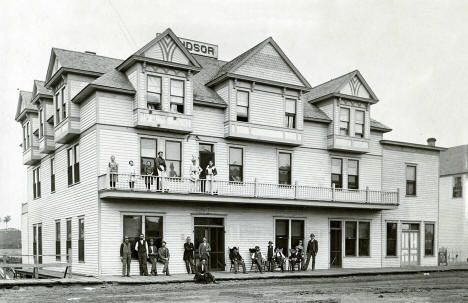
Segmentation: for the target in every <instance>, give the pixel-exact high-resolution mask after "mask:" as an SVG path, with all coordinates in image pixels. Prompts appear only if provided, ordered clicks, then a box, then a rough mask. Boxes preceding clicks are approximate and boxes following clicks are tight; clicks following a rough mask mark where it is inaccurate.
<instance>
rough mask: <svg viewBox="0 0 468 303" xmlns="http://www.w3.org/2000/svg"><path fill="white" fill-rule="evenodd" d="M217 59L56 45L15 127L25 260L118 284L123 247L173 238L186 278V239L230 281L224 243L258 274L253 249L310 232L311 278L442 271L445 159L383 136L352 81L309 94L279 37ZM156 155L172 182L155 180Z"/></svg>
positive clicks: (356, 80)
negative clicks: (340, 272)
mask: <svg viewBox="0 0 468 303" xmlns="http://www.w3.org/2000/svg"><path fill="white" fill-rule="evenodd" d="M194 43H199V44H200V45H201V46H200V47H199V48H192V47H189V48H187V47H186V46H187V45H193V44H194ZM195 49H197V51H195ZM210 49H211V50H212V51H208V50H210ZM203 50H205V51H203ZM213 50H215V51H213ZM217 53H218V52H217V46H216V45H212V44H206V43H200V42H194V41H191V42H190V41H189V40H186V39H180V38H178V37H177V36H176V35H175V34H174V33H173V32H172V31H171V30H170V29H167V30H166V31H164V32H163V33H161V34H159V35H157V37H156V38H155V39H153V40H152V41H150V42H148V43H147V44H146V45H145V46H143V47H142V48H141V49H139V50H137V51H136V52H135V53H134V54H131V55H130V56H129V57H128V58H127V59H125V60H118V59H112V58H107V57H102V56H98V55H96V54H94V53H90V52H84V53H81V52H75V51H68V50H62V49H57V48H53V49H52V53H51V58H50V62H49V67H48V70H47V75H46V79H45V82H41V81H34V87H33V90H32V92H31V93H28V92H21V93H20V97H19V102H18V112H17V115H16V120H17V121H18V122H20V123H21V125H22V127H23V163H24V164H25V165H27V166H28V180H27V182H28V200H27V201H26V203H25V204H24V205H23V225H22V226H23V233H24V239H25V240H24V245H23V253H24V254H31V255H36V256H37V257H36V258H35V259H36V262H52V261H55V260H58V259H59V258H60V257H59V256H53V257H46V255H54V254H61V255H62V257H61V258H65V255H66V252H68V251H69V249H71V251H72V261H73V263H74V267H73V268H74V271H76V272H79V273H83V274H90V275H96V276H100V275H117V274H120V270H121V264H120V258H119V246H120V243H121V241H122V238H123V236H124V235H127V236H129V237H130V238H131V241H132V243H134V241H135V238H136V237H137V236H138V235H139V234H140V233H143V234H145V235H146V237H147V238H152V239H154V240H155V241H156V244H157V245H158V246H159V245H160V243H161V242H162V241H163V240H165V241H166V242H167V245H168V248H169V249H170V251H171V262H170V267H171V271H172V272H173V273H181V272H184V270H185V266H184V264H183V260H182V256H183V243H184V241H185V237H186V236H191V237H192V238H193V239H194V241H195V246H196V247H198V245H199V243H200V241H201V239H202V238H203V237H207V238H208V240H209V242H210V243H211V247H212V254H211V259H210V262H209V266H210V268H211V270H215V271H216V270H218V271H224V270H229V267H230V261H229V258H228V251H229V248H230V247H233V246H238V247H240V253H241V254H242V255H243V257H244V259H245V260H246V261H247V263H248V264H247V265H248V266H249V265H250V255H249V249H250V248H253V247H255V246H256V245H258V246H260V247H261V248H262V249H263V250H265V249H266V246H267V243H268V241H273V242H274V245H275V246H276V247H280V248H282V249H283V252H284V253H285V254H286V255H288V254H289V251H290V249H291V248H293V247H295V246H296V245H297V244H298V243H299V241H304V242H305V243H306V242H307V240H308V238H309V234H310V233H314V234H315V236H316V238H317V240H318V241H319V245H320V250H319V253H318V255H317V268H322V269H325V268H332V267H344V268H352V267H391V266H405V265H436V264H437V254H436V252H437V248H438V243H437V234H438V216H439V213H438V182H439V174H438V171H439V153H440V151H441V150H444V149H443V148H440V147H436V146H435V144H434V143H435V141H429V144H427V145H421V144H413V143H405V142H398V141H390V140H384V138H383V135H384V134H385V133H387V132H390V131H391V129H390V128H389V127H387V126H385V125H384V124H382V123H380V122H378V121H376V120H374V119H372V118H371V107H372V106H373V105H374V104H376V103H378V102H379V99H378V98H377V96H376V95H375V93H374V92H373V91H372V89H371V87H370V86H369V85H368V84H367V82H366V81H365V79H364V77H363V76H362V75H361V73H360V72H359V71H357V70H356V71H352V72H350V73H348V74H346V75H343V76H341V77H338V78H335V79H332V80H330V81H328V82H326V83H323V84H321V85H318V86H315V87H311V86H310V85H309V83H308V82H307V80H306V79H305V78H304V76H303V75H302V74H301V73H300V72H299V70H298V69H297V68H296V67H295V66H294V64H293V63H292V62H291V61H290V60H289V58H288V57H287V56H286V55H285V54H284V52H283V51H282V50H281V48H280V47H279V46H278V44H277V43H276V42H275V41H274V40H273V39H272V38H267V39H265V40H264V41H262V42H260V43H259V44H257V45H255V46H254V47H252V48H251V49H249V50H247V51H246V52H244V53H242V54H240V55H239V56H238V57H236V58H234V59H232V60H231V61H222V60H219V59H218V58H217V56H216V54H217ZM159 152H163V153H164V158H165V161H166V166H167V176H166V177H164V178H162V177H161V176H156V175H155V174H154V175H152V176H151V177H149V175H148V173H149V172H150V173H151V172H155V169H156V166H157V165H156V161H157V154H158V153H159ZM111 156H114V157H115V159H116V161H117V163H118V167H119V169H118V173H117V176H114V175H110V174H109V161H110V157H111ZM192 159H195V160H196V164H197V165H198V166H200V167H201V168H202V173H201V175H200V180H197V181H196V182H195V181H193V179H192V178H191V177H190V173H191V168H192ZM130 161H133V163H134V165H135V166H134V167H135V171H136V175H135V176H133V175H130V172H131V171H132V170H133V169H132V168H130V166H129V162H130ZM209 161H212V162H213V163H214V164H215V166H216V170H217V175H216V176H215V177H214V179H215V181H214V182H211V181H206V179H207V177H206V172H207V171H206V167H207V165H208V163H209ZM131 182H134V186H131ZM42 255H44V257H41V256H42ZM132 271H133V274H137V271H138V267H137V266H133V268H132Z"/></svg>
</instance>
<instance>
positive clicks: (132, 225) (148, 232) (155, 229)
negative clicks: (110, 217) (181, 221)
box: [123, 215, 164, 259]
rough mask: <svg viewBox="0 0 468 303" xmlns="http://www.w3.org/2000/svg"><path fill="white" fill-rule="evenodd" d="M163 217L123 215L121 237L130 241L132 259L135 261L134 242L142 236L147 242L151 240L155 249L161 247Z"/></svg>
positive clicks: (136, 254)
mask: <svg viewBox="0 0 468 303" xmlns="http://www.w3.org/2000/svg"><path fill="white" fill-rule="evenodd" d="M163 219H164V218H163V217H162V216H155V215H124V216H123V236H124V237H128V239H129V240H130V244H131V245H130V247H131V250H132V258H134V259H137V258H138V253H137V252H136V251H135V244H136V241H138V239H139V238H140V234H144V235H145V238H146V240H147V241H149V240H151V239H152V240H153V241H154V244H155V245H156V247H161V242H162V240H163Z"/></svg>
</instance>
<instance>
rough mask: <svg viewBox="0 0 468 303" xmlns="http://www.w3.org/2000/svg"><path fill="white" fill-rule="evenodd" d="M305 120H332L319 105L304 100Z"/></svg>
mask: <svg viewBox="0 0 468 303" xmlns="http://www.w3.org/2000/svg"><path fill="white" fill-rule="evenodd" d="M304 120H305V121H315V122H325V123H330V122H331V121H332V120H331V119H330V118H329V117H328V116H327V114H325V113H324V112H323V111H322V110H321V109H320V108H318V107H317V106H315V105H313V104H310V103H309V102H304Z"/></svg>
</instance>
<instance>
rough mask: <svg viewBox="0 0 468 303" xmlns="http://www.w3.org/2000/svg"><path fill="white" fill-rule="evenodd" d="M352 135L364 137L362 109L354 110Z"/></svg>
mask: <svg viewBox="0 0 468 303" xmlns="http://www.w3.org/2000/svg"><path fill="white" fill-rule="evenodd" d="M354 136H355V137H358V138H363V137H364V111H362V110H356V111H355V112H354Z"/></svg>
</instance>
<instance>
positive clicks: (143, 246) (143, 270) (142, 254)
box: [135, 234, 148, 276]
mask: <svg viewBox="0 0 468 303" xmlns="http://www.w3.org/2000/svg"><path fill="white" fill-rule="evenodd" d="M135 250H136V251H137V252H138V263H139V264H140V276H147V275H148V263H147V260H148V243H147V242H146V240H145V235H143V234H141V235H140V240H138V241H137V243H136V244H135Z"/></svg>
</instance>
